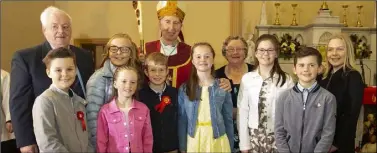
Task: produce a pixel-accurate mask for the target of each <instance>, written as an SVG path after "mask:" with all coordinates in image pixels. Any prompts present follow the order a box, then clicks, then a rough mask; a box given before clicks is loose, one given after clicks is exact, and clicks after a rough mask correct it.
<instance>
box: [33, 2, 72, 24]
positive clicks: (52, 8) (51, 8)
mask: <svg viewBox="0 0 377 153" xmlns="http://www.w3.org/2000/svg"><path fill="white" fill-rule="evenodd" d="M57 13H60V14H64V15H66V16H67V17H68V18H69V22H70V23H72V18H71V16H69V14H68V13H67V12H65V11H63V10H61V9H59V8H57V7H55V6H49V7H47V8H46V9H44V10H43V12H42V13H41V17H40V19H41V23H42V26H43V27H45V26H46V25H47V21H48V19H49V17H50V16H51V15H52V14H57Z"/></svg>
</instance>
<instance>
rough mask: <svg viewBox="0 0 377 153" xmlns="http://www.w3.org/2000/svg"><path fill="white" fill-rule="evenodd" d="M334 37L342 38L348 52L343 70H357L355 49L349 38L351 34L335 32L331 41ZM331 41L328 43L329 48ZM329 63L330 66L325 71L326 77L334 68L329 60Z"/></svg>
mask: <svg viewBox="0 0 377 153" xmlns="http://www.w3.org/2000/svg"><path fill="white" fill-rule="evenodd" d="M333 39H340V40H342V41H343V43H344V45H345V49H346V54H345V61H344V64H343V67H342V68H343V71H344V72H345V71H346V69H347V68H348V69H351V70H355V65H356V64H355V54H354V50H355V49H354V47H353V44H352V41H351V39H350V38H349V36H348V35H346V34H335V35H333V36H332V37H331V38H330V39H329V43H330V41H331V40H333ZM329 43H327V48H328V47H329ZM326 57H327V50H326ZM327 65H328V68H327V70H326V71H325V73H324V78H326V77H327V75H328V74H329V73H330V70H331V69H332V68H333V66H332V65H331V64H330V62H329V60H327Z"/></svg>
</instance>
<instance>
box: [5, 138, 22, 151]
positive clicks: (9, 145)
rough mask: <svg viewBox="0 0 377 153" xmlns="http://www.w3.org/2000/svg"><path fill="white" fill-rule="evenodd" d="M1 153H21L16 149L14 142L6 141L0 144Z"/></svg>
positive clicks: (13, 140)
mask: <svg viewBox="0 0 377 153" xmlns="http://www.w3.org/2000/svg"><path fill="white" fill-rule="evenodd" d="M1 153H21V152H20V149H18V148H17V145H16V140H15V139H12V140H8V141H3V142H1Z"/></svg>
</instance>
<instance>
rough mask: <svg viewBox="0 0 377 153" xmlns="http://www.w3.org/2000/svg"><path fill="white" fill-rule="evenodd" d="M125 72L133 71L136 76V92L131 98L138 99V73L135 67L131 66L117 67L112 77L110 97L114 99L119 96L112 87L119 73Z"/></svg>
mask: <svg viewBox="0 0 377 153" xmlns="http://www.w3.org/2000/svg"><path fill="white" fill-rule="evenodd" d="M125 70H130V71H134V72H135V74H136V76H137V79H136V80H137V85H136V91H135V93H134V95H133V96H132V97H133V98H135V99H137V98H139V97H138V91H139V89H140V79H139V78H140V77H139V76H140V75H139V73H138V70H137V69H136V68H135V67H132V66H121V67H118V68H116V69H115V72H114V76H113V96H112V97H113V98H115V97H118V96H119V95H118V90H117V89H116V88H115V87H114V82H115V81H116V80H117V79H118V75H119V73H120V72H122V71H125ZM113 98H111V99H113Z"/></svg>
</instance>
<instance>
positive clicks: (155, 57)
mask: <svg viewBox="0 0 377 153" xmlns="http://www.w3.org/2000/svg"><path fill="white" fill-rule="evenodd" d="M150 62H153V63H154V64H159V65H164V66H166V69H167V68H168V58H167V56H165V55H164V54H162V53H160V52H153V53H150V54H148V55H147V58H145V62H144V64H145V65H144V67H145V69H147V68H148V64H149V63H150Z"/></svg>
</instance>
